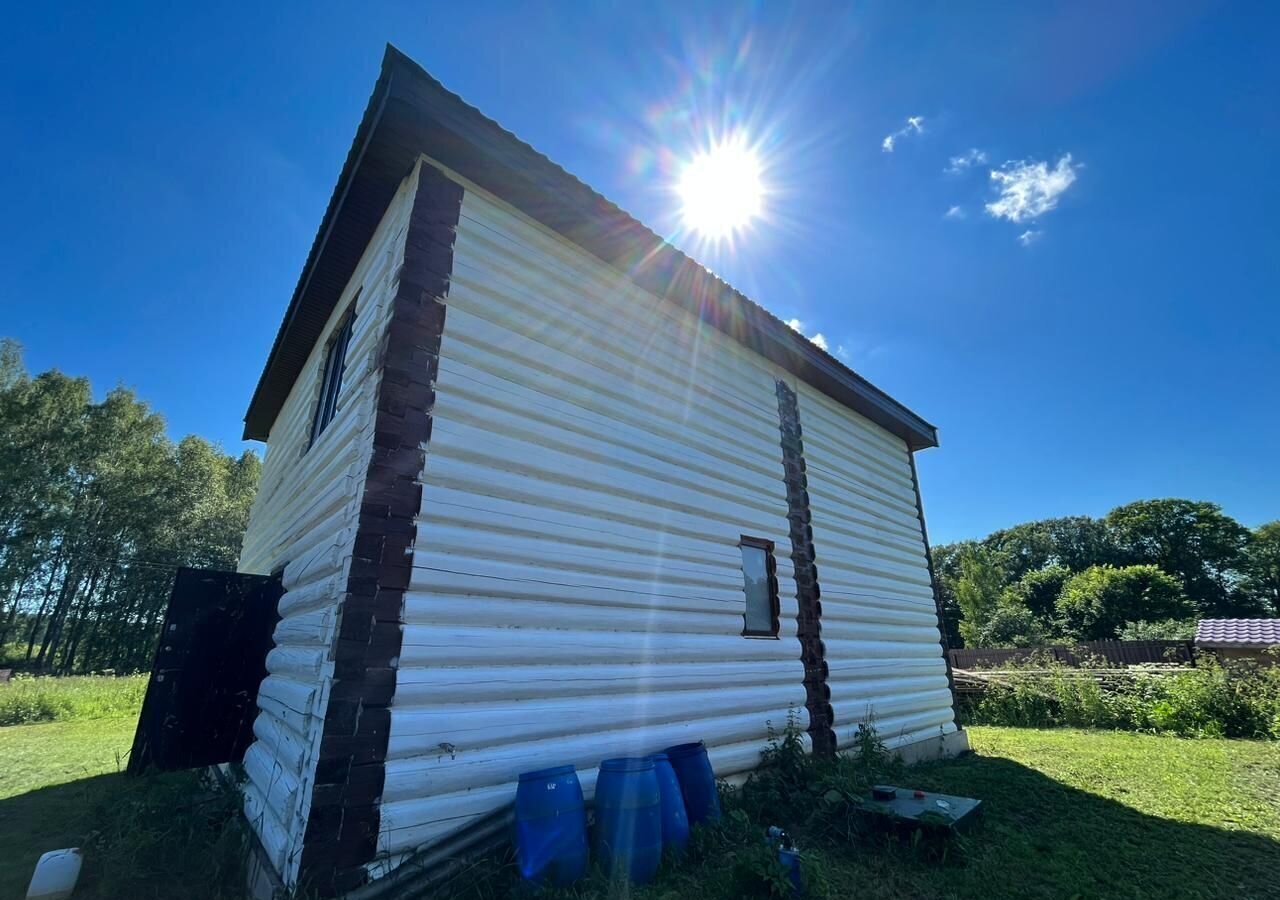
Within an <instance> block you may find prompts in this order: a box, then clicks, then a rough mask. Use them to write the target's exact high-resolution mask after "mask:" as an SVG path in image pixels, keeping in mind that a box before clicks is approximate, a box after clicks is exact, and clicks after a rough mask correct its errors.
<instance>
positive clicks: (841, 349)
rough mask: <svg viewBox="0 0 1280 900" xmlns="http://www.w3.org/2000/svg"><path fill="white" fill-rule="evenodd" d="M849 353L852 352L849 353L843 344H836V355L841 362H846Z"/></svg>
mask: <svg viewBox="0 0 1280 900" xmlns="http://www.w3.org/2000/svg"><path fill="white" fill-rule="evenodd" d="M851 355H852V354H850V353H849V348H848V347H846V346H845V345H844V344H837V345H836V356H838V357H840V361H841V362H844V363H848V362H849V358H850V356H851Z"/></svg>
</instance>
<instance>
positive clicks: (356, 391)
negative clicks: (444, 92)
mask: <svg viewBox="0 0 1280 900" xmlns="http://www.w3.org/2000/svg"><path fill="white" fill-rule="evenodd" d="M416 186H417V176H416V170H415V172H414V174H412V175H410V176H409V177H407V178H406V179H405V181H404V183H402V184H401V186H400V189H399V191H398V192H397V194H396V196H395V199H394V200H393V201H392V203H391V205H390V207H389V208H388V210H387V212H386V214H385V215H384V216H383V219H382V222H381V223H380V224H379V226H378V228H377V230H376V232H375V233H374V236H373V238H372V239H371V240H370V242H369V245H368V247H367V248H366V249H365V252H364V255H363V256H362V258H361V260H360V262H359V264H358V265H357V267H356V269H355V272H354V273H353V275H352V277H351V280H350V281H349V282H348V284H347V286H346V288H345V290H344V291H343V294H342V299H341V300H340V302H339V303H338V305H337V307H336V308H335V309H334V312H333V315H332V316H330V318H329V322H328V324H327V325H326V326H325V330H324V336H323V338H322V339H321V340H320V341H319V342H318V343H317V344H316V346H315V347H314V348H313V350H312V352H311V356H310V358H309V359H308V360H307V363H306V366H305V367H304V368H303V370H302V372H301V374H300V375H299V376H298V380H297V382H296V383H295V384H294V386H293V390H292V392H291V393H290V394H289V397H288V399H287V400H286V401H285V404H284V406H283V408H282V409H281V411H280V415H279V416H278V418H277V419H276V421H275V424H274V425H273V426H272V429H271V436H270V439H269V440H268V442H267V452H266V458H265V460H264V462H263V468H262V482H261V485H260V487H259V489H258V496H257V498H256V500H255V502H254V505H253V509H252V511H251V513H250V516H249V525H248V529H247V531H246V533H245V539H244V549H243V550H242V552H241V556H240V566H239V568H240V571H242V572H256V573H260V574H268V573H271V572H273V571H278V570H279V568H280V566H282V565H283V566H284V579H283V580H284V589H285V594H284V596H283V597H282V598H281V600H280V613H281V615H282V617H283V618H282V619H281V621H280V624H279V625H278V626H277V627H276V630H275V635H274V638H275V642H276V646H275V648H274V649H273V650H272V651H271V653H270V654H269V655H268V657H267V669H268V671H269V673H270V674H269V675H268V677H267V678H266V680H264V681H263V683H262V687H261V690H260V692H259V695H258V706H259V709H260V712H259V715H258V718H257V720H256V721H255V722H254V726H253V730H254V735H255V736H256V738H257V740H255V741H254V743H253V744H252V745H251V746H250V748H249V750H248V752H247V753H246V755H245V760H244V767H245V771H246V773H247V774H248V778H249V780H248V783H247V784H246V785H245V788H244V802H245V814H246V816H247V818H248V820H249V822H250V823H251V825H252V826H253V828H254V830H255V831H256V832H257V834H258V837H259V838H260V839H261V841H262V845H263V847H264V848H265V849H266V851H267V854H268V855H269V857H270V858H271V861H272V863H273V864H274V865H275V868H276V871H277V872H279V873H280V874H281V876H282V877H283V878H284V880H285V882H286V884H290V885H291V884H292V883H293V882H294V880H295V879H296V877H297V871H298V862H299V857H300V856H301V849H302V838H303V833H304V831H305V828H306V822H307V816H308V813H309V809H310V803H311V787H312V784H313V782H314V777H315V769H316V759H317V754H318V751H319V746H320V738H321V733H322V731H323V725H324V714H325V707H326V705H327V702H328V695H329V686H330V681H331V678H332V673H333V661H332V657H331V650H332V644H333V640H334V636H335V634H336V631H337V616H338V613H339V610H340V603H341V600H342V597H343V595H344V594H345V592H346V585H347V572H348V569H349V566H350V562H351V552H352V547H353V542H354V539H355V526H356V520H357V517H358V514H359V509H360V497H361V494H362V493H363V488H364V478H365V472H366V470H367V468H368V463H369V457H370V454H371V453H372V448H373V441H372V432H371V423H372V421H373V413H374V405H375V394H376V391H377V386H378V382H379V376H380V372H379V369H378V365H379V359H378V352H379V346H380V344H381V340H382V335H383V333H384V331H385V327H386V323H387V314H388V312H389V306H390V301H391V299H392V298H393V297H394V296H395V291H396V273H397V272H398V271H399V268H400V265H401V263H402V261H403V258H404V233H405V229H406V227H407V224H408V216H409V211H410V209H411V207H412V204H413V197H414V192H415V190H416ZM357 295H358V296H357ZM353 300H355V301H356V317H355V322H354V330H353V333H352V337H351V343H350V345H349V347H348V350H347V357H346V372H345V374H344V376H343V380H342V390H341V393H340V395H339V398H338V406H337V411H336V413H335V414H334V417H333V420H332V421H331V422H329V424H328V426H327V427H326V428H325V429H324V431H323V432H322V433H321V434H320V436H319V437H318V438H317V439H316V441H315V442H314V444H313V445H312V446H310V447H308V443H309V441H310V434H311V423H312V418H313V416H314V414H315V408H316V403H317V400H318V397H319V392H320V379H321V372H322V370H323V366H324V360H325V354H326V351H327V348H328V343H329V338H330V337H331V336H332V334H333V332H334V331H335V329H336V328H337V327H338V325H339V324H340V322H341V320H342V317H343V316H345V315H346V313H347V311H348V309H350V307H351V303H352V301H353Z"/></svg>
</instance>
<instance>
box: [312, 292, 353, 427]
mask: <svg viewBox="0 0 1280 900" xmlns="http://www.w3.org/2000/svg"><path fill="white" fill-rule="evenodd" d="M359 298H360V294H359V292H357V293H356V297H355V299H353V300H352V301H351V305H350V306H349V307H348V308H347V311H346V313H345V314H344V315H343V317H342V320H341V321H340V322H339V323H338V326H337V327H336V328H335V329H334V330H333V334H332V335H331V336H330V338H329V340H328V342H327V343H326V344H325V350H324V366H323V367H322V368H321V370H320V394H319V396H318V397H317V398H316V409H315V413H314V415H313V416H312V417H311V440H310V441H308V443H307V447H308V449H309V448H310V447H313V446H315V442H316V441H317V440H318V439H319V438H320V435H322V434H324V432H325V430H326V429H327V428H328V427H329V425H330V423H332V422H333V420H334V417H336V416H337V414H338V400H339V399H340V398H341V396H342V384H343V379H344V376H345V375H346V374H347V351H349V350H350V349H351V337H352V334H353V333H354V331H355V321H356V300H358V299H359ZM335 363H336V364H335Z"/></svg>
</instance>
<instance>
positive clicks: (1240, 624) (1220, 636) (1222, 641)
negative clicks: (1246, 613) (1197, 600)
mask: <svg viewBox="0 0 1280 900" xmlns="http://www.w3.org/2000/svg"><path fill="white" fill-rule="evenodd" d="M1196 643H1197V644H1200V645H1201V646H1209V647H1212V646H1231V645H1239V646H1249V647H1255V646H1256V647H1269V646H1271V645H1272V644H1280V619H1201V620H1200V621H1199V623H1197V624H1196Z"/></svg>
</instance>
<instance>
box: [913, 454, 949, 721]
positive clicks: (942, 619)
mask: <svg viewBox="0 0 1280 900" xmlns="http://www.w3.org/2000/svg"><path fill="white" fill-rule="evenodd" d="M907 459H908V460H910V461H911V486H912V487H913V488H914V489H915V492H916V515H917V516H919V518H920V537H921V538H922V539H923V540H924V560H925V563H927V564H928V566H929V585H930V586H931V587H932V588H933V608H934V609H935V610H936V611H937V613H938V633H939V635H940V638H939V643H940V644H942V659H943V661H944V662H945V663H946V664H947V689H948V690H950V691H951V713H952V715H955V714H956V680H955V678H954V676H952V674H951V646H950V642H949V641H948V640H947V619H946V616H944V615H943V610H942V592H941V591H939V590H938V575H937V573H936V572H934V570H933V551H932V550H931V549H929V528H928V526H926V525H925V523H924V500H923V499H921V497H920V476H919V475H918V474H917V473H916V453H915V451H914V450H910V449H908V450H907ZM961 727H962V726H961V725H960V720H959V719H958V718H957V719H956V728H961Z"/></svg>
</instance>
